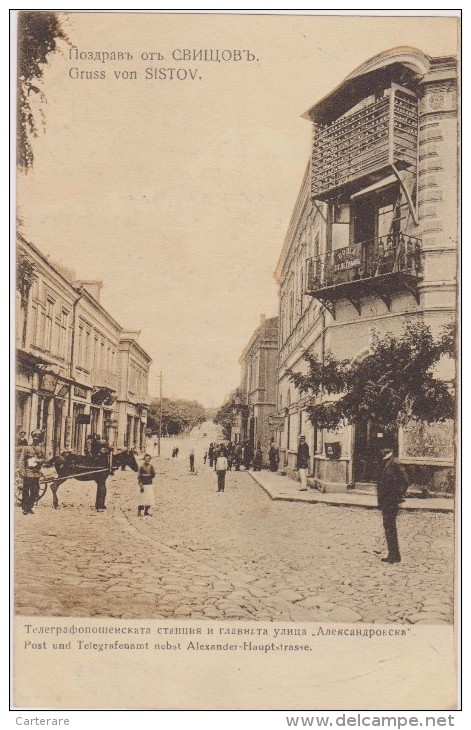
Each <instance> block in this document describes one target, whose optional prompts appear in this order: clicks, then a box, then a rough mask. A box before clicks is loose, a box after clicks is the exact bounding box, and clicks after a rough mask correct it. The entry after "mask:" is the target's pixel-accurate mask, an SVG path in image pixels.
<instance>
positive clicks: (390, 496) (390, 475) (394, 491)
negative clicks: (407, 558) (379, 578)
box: [377, 449, 408, 563]
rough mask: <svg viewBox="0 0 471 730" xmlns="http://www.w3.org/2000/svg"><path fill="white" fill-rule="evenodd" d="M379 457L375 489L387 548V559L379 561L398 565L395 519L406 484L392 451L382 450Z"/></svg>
mask: <svg viewBox="0 0 471 730" xmlns="http://www.w3.org/2000/svg"><path fill="white" fill-rule="evenodd" d="M381 456H382V462H381V465H380V476H379V480H378V488H377V492H378V507H379V508H380V510H381V512H382V513H383V525H384V533H385V536H386V543H387V546H388V554H387V557H385V558H381V560H382V562H383V563H400V562H401V554H400V552H399V542H398V539H397V527H396V518H397V513H398V511H399V505H400V503H401V502H402V501H403V500H404V495H405V492H406V489H407V486H408V484H407V480H406V477H405V475H404V472H403V470H402V468H401V466H400V465H399V464H398V462H397V461H396V459H395V458H394V454H393V450H392V449H383V450H382V451H381Z"/></svg>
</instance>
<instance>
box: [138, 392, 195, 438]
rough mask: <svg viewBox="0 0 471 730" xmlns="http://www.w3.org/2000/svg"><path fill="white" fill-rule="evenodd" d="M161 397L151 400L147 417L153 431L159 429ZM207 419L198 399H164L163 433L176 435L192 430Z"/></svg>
mask: <svg viewBox="0 0 471 730" xmlns="http://www.w3.org/2000/svg"><path fill="white" fill-rule="evenodd" d="M159 414H160V398H154V399H153V400H152V401H151V405H150V409H149V415H148V418H147V423H148V427H149V428H151V429H152V430H153V431H158V430H159ZM204 420H205V410H204V406H202V405H201V403H198V401H189V400H184V399H171V398H163V399H162V433H163V434H166V435H168V436H176V435H178V434H180V433H183V432H185V431H190V430H191V429H192V428H194V427H195V426H197V425H198V424H199V423H203V422H204Z"/></svg>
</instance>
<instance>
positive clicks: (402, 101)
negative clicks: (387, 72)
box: [311, 84, 418, 199]
mask: <svg viewBox="0 0 471 730" xmlns="http://www.w3.org/2000/svg"><path fill="white" fill-rule="evenodd" d="M417 131H418V103H417V98H416V97H415V95H414V94H413V93H412V92H409V91H408V90H407V89H403V88H402V87H398V86H396V85H394V84H393V85H392V86H391V87H390V89H389V95H388V96H385V97H383V98H381V99H379V100H378V101H376V102H374V103H373V104H369V105H367V106H365V107H363V108H362V109H360V110H359V111H357V112H355V113H354V114H351V115H349V116H344V117H342V118H341V119H338V120H336V121H335V122H332V123H331V124H329V125H326V126H321V125H316V126H315V138H314V148H313V153H312V168H311V192H312V196H313V197H314V198H318V199H323V198H328V197H329V195H330V194H331V193H332V192H333V191H337V190H338V189H339V188H343V187H345V186H348V185H349V184H350V183H352V182H356V181H359V180H360V179H362V178H368V177H373V179H374V177H375V174H376V176H377V177H380V176H381V174H383V173H384V170H385V169H386V168H390V167H391V165H395V166H396V167H397V169H401V168H416V165H417Z"/></svg>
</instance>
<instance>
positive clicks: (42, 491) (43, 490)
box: [38, 482, 48, 502]
mask: <svg viewBox="0 0 471 730" xmlns="http://www.w3.org/2000/svg"><path fill="white" fill-rule="evenodd" d="M47 484H48V483H47V482H44V484H40V485H39V492H38V502H39V500H40V499H42V498H43V497H44V495H45V494H46V492H47Z"/></svg>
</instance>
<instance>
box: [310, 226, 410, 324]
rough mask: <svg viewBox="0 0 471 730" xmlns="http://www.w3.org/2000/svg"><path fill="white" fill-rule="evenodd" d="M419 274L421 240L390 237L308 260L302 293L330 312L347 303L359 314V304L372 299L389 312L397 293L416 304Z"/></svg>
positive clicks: (383, 237) (355, 244)
mask: <svg viewBox="0 0 471 730" xmlns="http://www.w3.org/2000/svg"><path fill="white" fill-rule="evenodd" d="M421 272H422V256H421V248H420V239H418V238H415V237H413V236H408V235H406V234H404V233H390V234H388V235H386V236H380V237H378V238H375V239H372V240H369V241H362V242H360V243H353V244H351V245H350V246H345V247H344V248H339V249H336V250H335V251H331V252H328V253H325V254H323V255H321V256H316V257H313V258H310V259H308V260H307V276H306V290H305V293H306V294H308V295H310V296H312V297H314V298H316V299H318V300H319V301H320V302H322V303H323V304H324V305H325V306H326V307H327V308H328V309H330V310H331V311H334V310H333V305H335V303H336V302H337V301H339V300H340V299H347V300H349V301H350V302H351V303H352V304H353V305H354V306H355V308H356V309H357V311H358V313H359V314H361V303H362V301H363V300H364V299H365V298H366V297H368V296H372V295H376V296H378V297H379V298H380V299H382V300H383V301H384V303H385V304H386V306H387V307H388V309H390V307H391V299H392V296H393V295H394V294H395V293H397V292H399V291H408V292H410V293H411V294H412V295H413V296H414V297H415V298H416V300H417V301H419V299H418V296H419V295H418V290H417V286H418V284H419V282H420V280H421Z"/></svg>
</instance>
